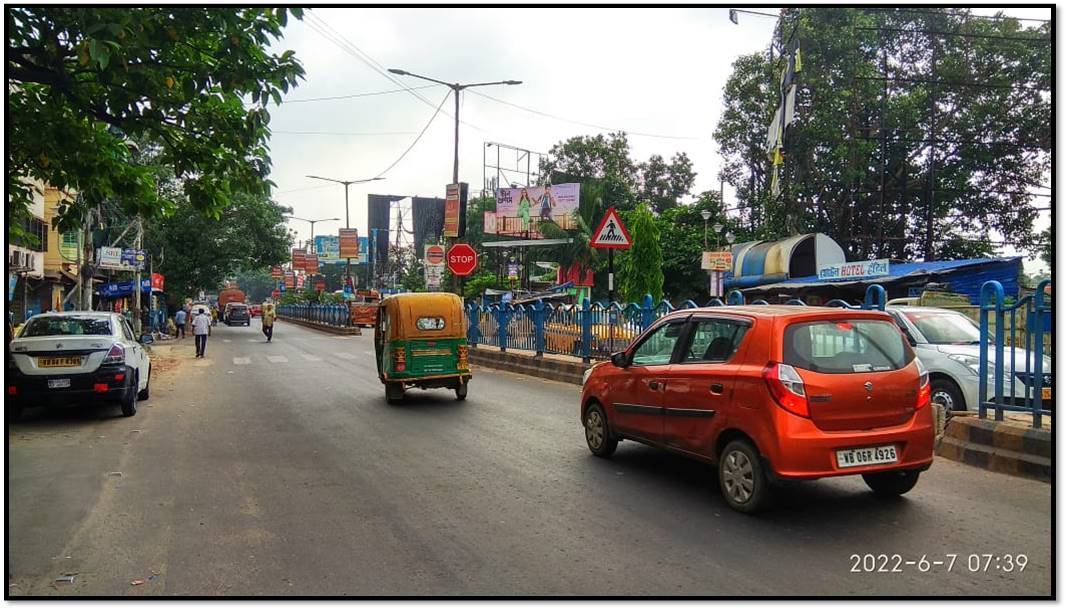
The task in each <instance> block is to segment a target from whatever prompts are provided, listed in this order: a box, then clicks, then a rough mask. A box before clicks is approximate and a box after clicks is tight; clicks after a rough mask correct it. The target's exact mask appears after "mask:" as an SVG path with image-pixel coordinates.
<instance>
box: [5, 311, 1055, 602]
mask: <svg viewBox="0 0 1067 610" xmlns="http://www.w3.org/2000/svg"><path fill="white" fill-rule="evenodd" d="M274 337H275V340H274V342H273V343H271V344H269V345H268V344H266V343H265V342H264V341H263V336H262V335H261V334H260V333H259V320H258V319H256V320H254V321H253V324H252V326H251V327H250V328H245V327H238V328H227V327H224V326H219V327H217V328H215V329H214V332H213V335H212V337H211V339H210V341H209V343H208V346H207V358H206V359H204V360H194V359H193V358H192V355H193V348H192V338H188V339H185V340H183V341H182V342H181V344H180V345H179V346H178V347H175V348H169V347H167V348H161V349H160V357H158V358H157V362H158V363H159V368H158V370H157V372H156V373H155V374H154V377H153V383H152V397H151V399H149V400H147V401H144V402H142V403H141V404H140V412H139V413H138V414H137V415H136V416H135V417H132V418H123V417H121V416H120V415H119V410H118V408H117V407H101V408H89V409H84V408H82V409H66V410H63V409H60V410H54V411H44V410H39V409H31V410H29V411H28V412H27V414H26V419H25V420H24V421H23V422H21V423H18V424H15V425H13V426H9V427H8V433H7V434H8V437H7V438H8V453H7V457H8V462H7V465H8V471H7V473H8V487H7V492H8V496H7V497H8V506H7V508H8V515H7V518H8V522H7V525H8V529H7V532H8V540H7V544H8V549H7V550H8V555H7V570H8V595H9V596H21V595H114V596H127V595H128V596H137V595H405V596H414V595H598V596H599V595H655V596H672V595H731V596H733V595H762V596H766V595H954V596H955V595H1050V594H1051V593H1052V585H1051V581H1052V577H1051V565H1052V554H1051V548H1052V540H1051V535H1050V529H1051V524H1052V509H1051V487H1050V486H1049V485H1047V484H1044V483H1039V482H1033V481H1029V480H1025V479H1019V478H1013V477H1009V476H1003V475H998V474H993V473H989V472H986V471H983V470H978V469H974V468H971V467H968V466H964V465H960V464H957V463H954V462H949V461H945V460H941V459H938V460H937V461H936V463H935V464H934V466H933V468H932V469H931V470H930V471H929V472H927V473H925V474H924V475H923V477H922V479H921V480H920V482H919V484H918V486H917V487H916V489H915V490H913V491H912V492H911V493H910V494H909V495H907V496H906V497H904V498H903V499H900V500H898V501H893V502H881V501H878V500H876V499H875V498H874V496H873V495H872V494H870V493H869V492H868V490H867V488H866V486H865V485H864V484H863V482H862V481H861V480H860V479H859V478H858V477H849V478H845V479H837V480H824V481H819V482H812V483H798V484H790V485H789V486H788V487H787V488H786V490H785V492H784V493H783V494H781V496H780V499H779V501H778V504H777V505H776V506H775V507H774V508H773V509H772V510H770V511H769V512H767V513H765V514H762V515H760V516H756V517H750V516H745V515H741V514H738V513H735V512H733V511H731V510H730V509H729V508H727V506H726V505H725V503H724V502H723V501H722V500H721V498H720V497H719V492H718V488H717V484H716V478H715V474H714V471H713V470H712V469H711V468H710V467H708V466H705V465H702V464H700V463H697V462H693V461H689V460H686V459H683V458H679V457H675V456H672V455H669V454H666V453H663V452H660V451H656V450H653V449H650V448H646V447H643V446H641V445H637V444H635V443H631V442H627V443H622V444H621V445H620V446H619V450H618V452H617V453H616V454H615V456H614V457H613V458H612V459H610V460H605V459H600V458H596V457H593V456H592V455H590V454H589V452H588V450H587V449H586V447H585V440H584V437H583V435H582V430H581V427H580V424H579V422H578V416H577V411H576V409H577V406H576V402H577V397H578V389H577V387H576V386H572V385H565V384H561V383H555V382H550V381H543V380H538V379H532V378H528V377H523V376H519V375H513V374H510V373H504V372H495V371H489V370H484V369H481V370H476V371H475V378H474V381H473V382H472V383H471V387H470V396H469V398H468V399H467V401H465V402H458V401H456V400H455V399H454V395H453V394H452V393H451V392H450V391H447V390H434V391H418V390H414V391H411V392H409V395H408V400H407V402H406V403H405V404H403V405H398V406H389V405H387V404H386V402H385V393H384V389H383V387H382V386H381V384H380V383H379V382H378V379H377V377H376V373H375V367H374V361H373V356H372V349H373V348H372V344H371V337H370V336H369V333H368V334H365V335H364V336H362V337H344V338H342V337H335V336H332V335H326V334H322V333H319V332H316V331H312V330H307V329H303V328H301V327H296V326H293V325H291V324H285V323H284V322H280V323H279V324H278V326H277V327H276V332H275V335H274ZM164 352H170V354H171V355H170V360H168V359H166V358H164V357H163V353H164ZM163 369H166V370H163ZM868 554H869V555H873V556H875V557H874V559H875V561H874V564H871V563H870V561H868V562H867V565H866V566H865V565H864V560H863V556H865V555H868ZM880 554H886V555H889V556H890V558H889V561H888V565H885V563H886V562H884V561H881V560H879V559H878V558H877V555H880ZM893 554H899V555H900V562H899V565H896V564H898V562H897V560H896V559H895V558H892V557H891V556H892V555H893ZM983 554H992V555H995V556H998V557H999V556H1003V555H1008V554H1010V555H1012V556H1013V558H1017V557H1018V556H1019V555H1025V556H1026V559H1027V562H1026V565H1025V569H1023V570H1022V571H1019V570H1018V568H1017V567H1016V568H1015V569H1014V570H1013V571H1010V572H1009V571H1007V570H1006V568H1007V566H1006V562H1005V561H1004V560H1003V559H1001V560H1000V561H999V562H994V561H989V562H986V560H985V559H984V558H983V557H981V555H983ZM951 555H956V560H955V562H954V565H953V566H952V570H951V571H949V570H948V569H947V568H948V563H949V561H950V558H951ZM971 555H977V556H979V561H978V565H977V566H976V565H975V563H974V560H973V558H971V559H970V560H969V557H970V556H971ZM856 556H858V558H857V557H856ZM923 556H925V559H926V561H929V562H931V565H929V566H927V565H926V564H924V563H922V559H923ZM937 561H941V562H943V563H942V564H941V565H937V564H935V563H933V562H937ZM907 562H913V563H911V564H908V563H907ZM996 563H999V564H1000V568H999V569H998V568H996V567H995V566H996ZM968 564H970V565H968ZM982 564H986V565H982ZM879 567H884V568H885V569H887V570H888V569H892V568H894V567H897V568H899V569H900V572H883V573H879V572H877V571H875V572H868V571H865V568H874V569H877V568H879ZM923 567H926V568H928V570H929V571H923V570H922V568H923ZM975 568H977V569H975ZM65 575H72V576H73V577H74V579H73V583H62V582H56V579H57V578H61V577H63V576H65ZM137 581H144V584H131V583H133V582H137Z"/></svg>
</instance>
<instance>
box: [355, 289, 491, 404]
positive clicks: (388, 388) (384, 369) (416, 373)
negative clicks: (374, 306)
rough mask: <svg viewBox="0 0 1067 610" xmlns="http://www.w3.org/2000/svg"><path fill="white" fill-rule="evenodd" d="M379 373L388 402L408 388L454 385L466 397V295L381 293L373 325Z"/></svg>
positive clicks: (458, 395) (468, 374)
mask: <svg viewBox="0 0 1067 610" xmlns="http://www.w3.org/2000/svg"><path fill="white" fill-rule="evenodd" d="M374 354H375V360H376V361H377V364H378V378H379V379H381V381H382V383H383V384H385V397H386V399H387V400H388V401H389V403H390V404H393V403H396V402H399V401H401V400H403V398H404V389H405V388H407V387H417V388H420V389H424V390H425V389H429V388H450V389H452V390H455V392H456V399H457V400H463V399H465V398H467V384H468V383H469V382H470V379H471V371H470V363H469V361H468V354H469V352H468V347H467V329H466V324H465V323H464V318H463V300H462V299H460V298H459V296H457V295H454V294H451V293H447V292H413V293H406V294H397V295H391V296H387V297H385V298H384V299H382V302H381V306H380V307H379V310H378V317H377V320H376V321H375V325H374Z"/></svg>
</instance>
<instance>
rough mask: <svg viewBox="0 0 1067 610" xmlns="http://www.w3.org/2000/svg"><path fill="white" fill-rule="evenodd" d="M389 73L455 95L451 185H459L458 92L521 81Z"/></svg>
mask: <svg viewBox="0 0 1067 610" xmlns="http://www.w3.org/2000/svg"><path fill="white" fill-rule="evenodd" d="M389 71H390V72H392V73H393V74H399V75H401V76H410V77H412V78H421V79H422V80H427V81H430V82H431V83H437V84H438V85H444V86H446V87H448V88H449V89H451V90H452V91H453V92H454V93H455V94H456V113H455V116H454V117H453V118H454V119H455V140H454V145H453V158H452V184H459V92H460V91H462V90H464V89H470V88H471V87H486V86H489V85H521V84H522V81H521V80H500V81H493V82H489V83H467V84H460V83H446V82H445V81H442V80H437V79H436V78H430V77H429V76H421V75H419V74H413V73H411V72H408V71H407V70H401V69H399V68H389Z"/></svg>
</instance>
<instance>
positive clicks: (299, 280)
mask: <svg viewBox="0 0 1067 610" xmlns="http://www.w3.org/2000/svg"><path fill="white" fill-rule="evenodd" d="M296 287H297V289H300V288H303V287H304V276H303V275H298V276H296Z"/></svg>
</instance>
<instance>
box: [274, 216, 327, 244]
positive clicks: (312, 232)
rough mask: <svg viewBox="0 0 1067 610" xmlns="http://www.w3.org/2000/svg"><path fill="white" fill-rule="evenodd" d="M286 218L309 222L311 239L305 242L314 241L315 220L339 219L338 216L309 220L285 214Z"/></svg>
mask: <svg viewBox="0 0 1067 610" xmlns="http://www.w3.org/2000/svg"><path fill="white" fill-rule="evenodd" d="M286 218H291V219H293V220H303V221H304V222H307V223H310V224H311V239H310V240H308V241H307V242H306V243H307V244H311V243H314V241H315V223H316V222H326V221H329V220H341V219H340V218H316V219H315V220H311V219H310V218H301V217H299V216H293V215H292V214H289V215H287V216H286ZM305 249H306V246H305Z"/></svg>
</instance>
